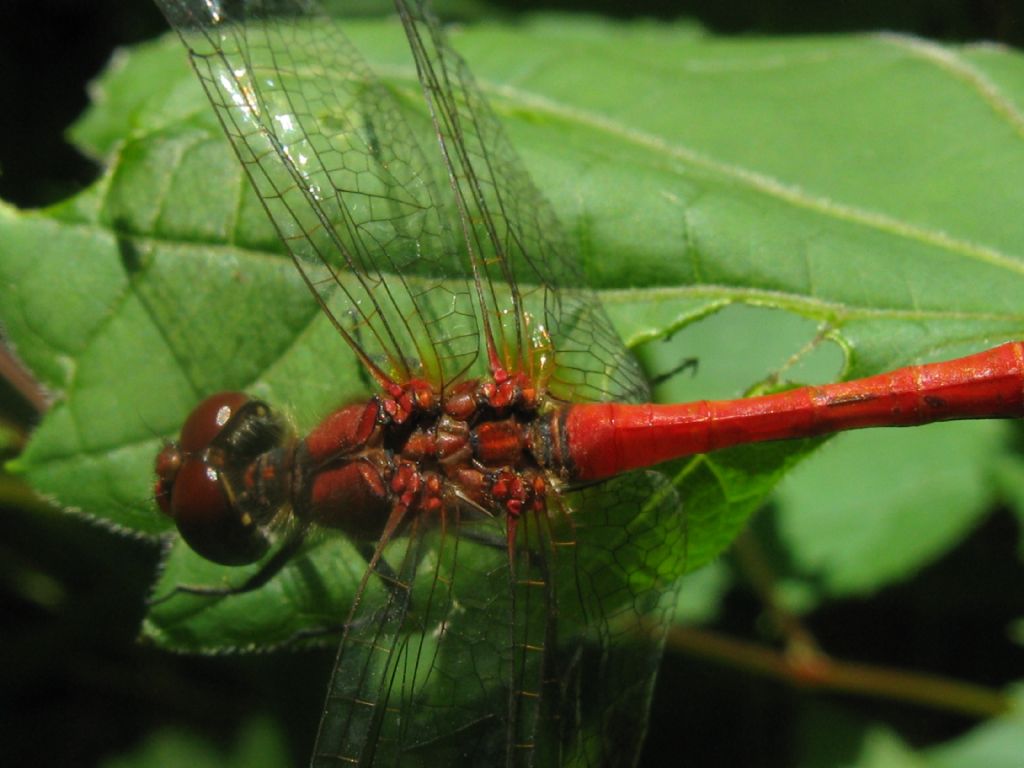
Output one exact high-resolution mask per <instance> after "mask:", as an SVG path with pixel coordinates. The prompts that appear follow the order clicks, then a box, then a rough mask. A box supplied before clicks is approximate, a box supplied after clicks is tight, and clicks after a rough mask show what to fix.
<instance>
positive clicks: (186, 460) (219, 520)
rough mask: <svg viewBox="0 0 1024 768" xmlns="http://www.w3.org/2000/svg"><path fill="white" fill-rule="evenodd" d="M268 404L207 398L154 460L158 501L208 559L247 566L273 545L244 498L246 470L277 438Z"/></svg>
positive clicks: (239, 397) (234, 395) (231, 395)
mask: <svg viewBox="0 0 1024 768" xmlns="http://www.w3.org/2000/svg"><path fill="white" fill-rule="evenodd" d="M282 433H283V430H282V428H281V424H280V422H279V421H278V420H277V419H276V418H275V417H274V416H273V415H272V414H271V413H270V409H269V408H268V407H267V405H266V404H264V403H262V402H261V401H259V400H254V399H252V398H250V397H249V396H248V395H246V394H244V393H241V392H220V393H218V394H216V395H212V396H211V397H208V398H206V399H205V400H204V401H203V402H201V403H200V404H199V405H198V406H196V408H195V409H194V410H193V411H192V413H191V414H190V415H189V417H188V419H187V420H186V421H185V425H184V426H183V427H182V430H181V436H180V438H179V439H178V441H177V442H172V443H168V444H167V445H165V446H164V448H163V450H162V451H160V454H159V455H158V456H157V459H156V475H157V480H156V486H155V489H156V500H157V504H158V506H159V507H160V510H161V511H162V512H163V513H164V514H165V515H167V516H168V517H170V518H171V519H172V520H174V523H175V525H176V526H177V528H178V531H179V533H181V536H182V538H183V539H184V540H185V542H186V543H187V544H188V545H189V546H190V547H191V548H192V549H193V550H194V551H195V552H196V553H198V554H199V555H202V556H203V557H205V558H206V559H207V560H212V561H213V562H215V563H220V564H222V565H245V564H248V563H253V562H255V561H257V560H259V559H260V558H261V557H262V556H263V555H264V554H266V552H267V550H268V548H269V547H270V541H269V538H268V536H267V533H266V530H265V526H264V525H263V523H264V522H265V521H266V519H267V517H268V515H267V514H261V513H260V512H261V510H260V509H259V508H256V509H254V508H253V506H254V505H253V504H252V503H244V501H243V500H244V499H245V498H246V497H248V496H250V495H251V494H248V493H246V489H245V487H244V484H245V482H246V480H245V477H246V470H247V469H248V468H249V467H250V466H251V465H252V464H253V462H254V461H255V460H256V459H257V457H259V456H260V455H261V454H264V453H266V452H267V451H269V450H271V449H273V448H275V447H277V446H278V445H280V444H281V442H282Z"/></svg>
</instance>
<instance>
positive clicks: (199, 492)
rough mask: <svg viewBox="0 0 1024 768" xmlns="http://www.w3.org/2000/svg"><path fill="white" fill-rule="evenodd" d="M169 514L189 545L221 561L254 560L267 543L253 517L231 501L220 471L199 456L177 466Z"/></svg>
mask: <svg viewBox="0 0 1024 768" xmlns="http://www.w3.org/2000/svg"><path fill="white" fill-rule="evenodd" d="M170 516H171V517H172V518H173V519H174V522H175V524H176V525H177V526H178V531H179V532H180V533H181V536H182V538H183V539H185V542H186V543H187V544H188V545H189V546H190V547H192V549H194V550H195V551H196V552H197V553H198V554H200V555H202V556H203V557H205V558H206V559H207V560H212V561H213V562H215V563H220V564H221V565H246V564H248V563H254V562H256V561H257V560H259V559H260V558H261V557H263V555H264V554H266V552H267V550H268V548H269V546H270V542H269V541H268V540H267V538H266V537H265V536H264V535H263V532H262V530H260V527H259V526H258V525H256V523H255V521H253V520H252V518H251V517H250V516H248V515H246V514H244V513H243V514H239V512H238V511H237V509H236V508H235V506H234V505H233V504H232V503H231V499H230V498H228V494H227V491H226V490H225V488H224V483H223V482H222V480H221V477H220V472H218V471H217V469H216V468H214V467H212V466H210V465H209V464H207V463H206V462H204V461H202V460H199V459H190V460H188V461H186V462H185V463H184V464H183V465H182V466H181V468H180V469H179V470H178V472H177V475H176V476H175V479H174V488H173V489H172V491H171V503H170Z"/></svg>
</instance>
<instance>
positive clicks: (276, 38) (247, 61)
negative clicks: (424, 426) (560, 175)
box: [157, 0, 479, 388]
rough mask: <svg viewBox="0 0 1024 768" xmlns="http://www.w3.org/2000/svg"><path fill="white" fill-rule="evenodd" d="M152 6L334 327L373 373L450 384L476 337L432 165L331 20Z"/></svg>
mask: <svg viewBox="0 0 1024 768" xmlns="http://www.w3.org/2000/svg"><path fill="white" fill-rule="evenodd" d="M157 4H158V5H159V6H160V7H161V9H162V10H163V11H164V13H165V15H166V16H167V18H168V19H169V20H170V22H171V24H172V25H173V26H174V28H175V29H176V30H177V31H178V33H179V35H180V36H181V38H182V40H183V41H184V42H185V45H186V46H187V47H188V49H189V52H190V54H191V59H192V64H193V66H194V68H195V71H196V73H197V74H198V76H199V79H200V81H201V83H202V85H203V87H204V88H205V90H206V93H207V95H208V96H209V98H210V102H211V103H212V104H213V107H214V109H215V111H216V113H217V115H218V117H219V118H220V121H221V123H222V125H223V127H224V131H225V134H226V135H227V137H228V139H229V141H230V142H231V145H232V147H233V148H234V150H235V152H236V154H237V155H238V158H239V160H240V161H241V163H242V165H243V167H244V168H245V170H246V172H247V174H248V175H249V178H250V180H251V182H252V184H253V186H254V187H255V189H256V191H257V193H258V194H259V197H260V199H261V201H262V202H263V205H264V206H265V208H266V209H267V213H268V214H269V216H270V218H271V219H272V221H273V222H274V225H275V226H276V228H277V230H278V233H279V234H280V236H281V239H282V241H283V242H284V243H285V245H286V246H287V248H288V250H289V252H290V253H291V255H292V258H293V259H294V261H295V264H296V266H297V267H298V268H299V270H300V272H301V273H302V275H303V277H304V278H305V280H306V282H307V284H308V285H309V287H310V289H311V290H312V291H313V292H314V294H315V295H316V297H317V299H318V300H319V301H320V303H321V305H322V306H323V307H324V309H325V310H326V311H327V314H328V316H329V317H330V318H331V320H332V321H333V323H334V324H335V326H336V327H337V328H338V330H339V332H340V333H341V335H342V336H344V337H345V338H346V340H347V341H348V342H349V343H350V344H351V345H352V347H353V349H355V351H356V352H357V354H359V355H360V357H361V358H362V359H363V361H364V363H365V364H366V365H367V366H368V367H369V368H370V370H371V371H372V372H374V373H375V374H376V375H377V378H378V379H381V378H385V377H386V378H387V379H389V380H397V381H399V382H402V381H407V380H408V379H410V378H413V377H415V376H422V377H427V378H428V379H430V380H432V381H435V382H437V383H438V384H439V385H440V386H441V387H442V388H443V387H444V386H445V385H447V384H448V383H450V382H452V381H453V380H455V379H458V378H459V377H460V376H461V375H462V374H463V373H465V372H466V371H467V370H468V369H469V368H470V367H471V366H472V364H473V362H474V360H475V358H476V355H477V350H478V347H479V333H478V330H477V316H476V309H475V303H474V298H473V296H472V295H471V294H470V292H469V288H468V284H467V276H468V274H469V270H468V267H467V266H466V260H465V257H464V255H463V254H462V252H461V248H460V247H457V246H456V245H455V243H456V242H457V241H455V240H454V239H453V238H452V233H451V231H450V226H449V223H448V222H449V220H450V216H449V215H448V211H447V209H446V208H445V205H444V203H443V200H442V199H441V198H440V197H439V195H438V183H437V177H436V173H437V172H438V171H439V169H440V164H439V163H438V162H437V161H436V160H433V161H432V162H430V161H428V160H427V157H428V156H426V155H424V153H423V152H422V150H421V146H420V141H419V140H418V139H417V136H416V133H415V132H414V131H413V130H412V128H411V127H410V124H409V122H408V120H407V117H406V114H405V113H404V112H403V108H402V106H401V105H400V104H399V102H398V101H397V100H396V99H395V98H394V96H393V95H392V94H391V93H390V92H389V91H388V90H387V89H386V88H385V87H384V86H383V85H382V84H381V83H380V82H379V81H378V80H377V79H376V78H375V77H374V76H373V75H372V74H371V72H370V70H369V68H368V67H367V66H366V65H365V63H364V62H363V60H362V58H361V57H360V56H359V54H358V53H357V52H356V51H355V49H354V48H353V47H352V45H351V44H350V43H349V42H348V40H347V39H346V38H345V36H344V35H343V34H342V32H341V30H340V29H339V28H338V25H337V24H336V23H334V22H333V21H331V20H329V19H326V18H323V17H320V16H318V15H317V14H316V12H315V10H314V9H313V7H312V5H311V4H308V3H304V2H300V1H299V0H292V1H286V0H250V1H249V2H231V3H229V2H219V1H218V0H157ZM422 133H424V132H422V131H421V134H422ZM426 135H428V136H429V133H427V134H426ZM433 155H436V150H433V148H432V147H431V156H433ZM382 375H383V376H382Z"/></svg>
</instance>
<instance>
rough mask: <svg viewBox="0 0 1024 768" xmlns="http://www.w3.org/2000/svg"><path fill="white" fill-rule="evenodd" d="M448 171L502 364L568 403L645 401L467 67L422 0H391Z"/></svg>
mask: <svg viewBox="0 0 1024 768" xmlns="http://www.w3.org/2000/svg"><path fill="white" fill-rule="evenodd" d="M395 4H396V6H397V7H398V9H399V15H400V17H401V19H402V23H403V25H404V27H405V31H406V36H407V37H408V38H409V44H410V47H411V49H412V52H413V57H414V59H415V61H416V67H417V70H418V72H419V77H420V82H421V84H422V85H423V91H424V95H425V97H426V99H427V104H428V107H429V109H430V112H431V117H432V119H433V121H434V127H435V130H436V133H437V137H438V139H439V141H440V145H441V157H442V158H443V159H444V162H445V164H446V165H447V166H448V168H449V170H450V173H449V175H448V176H449V179H450V182H451V183H450V186H451V189H452V192H453V193H454V197H455V208H456V210H457V214H458V226H459V229H460V234H461V236H462V237H463V238H464V239H465V241H466V245H467V251H468V253H469V255H470V257H471V259H472V263H473V271H474V276H475V279H476V281H477V284H476V285H475V286H474V288H475V290H476V291H477V293H478V295H479V301H480V304H481V306H482V307H483V308H484V309H483V312H482V317H483V318H484V319H486V320H487V321H488V323H489V326H488V327H487V329H486V330H485V335H487V336H488V339H489V340H493V354H496V356H497V357H498V361H499V362H501V363H502V364H504V366H505V367H506V368H510V369H513V370H523V371H527V372H529V373H538V375H543V374H542V373H539V372H538V371H537V369H538V367H539V365H538V362H537V358H538V357H539V355H537V354H533V353H531V350H535V349H536V348H538V347H540V348H541V352H543V351H545V350H544V349H543V348H544V346H545V343H547V342H546V340H549V342H550V345H551V346H553V348H554V353H555V354H554V358H555V360H554V368H553V370H551V371H550V372H548V375H549V376H550V378H549V379H548V390H549V391H550V393H551V394H552V395H554V396H555V397H558V398H560V399H565V400H630V399H638V398H644V397H645V395H646V394H647V386H646V383H645V381H644V379H643V376H642V374H641V373H640V371H639V369H638V366H637V364H636V362H635V360H634V359H633V357H632V356H631V355H630V353H629V352H628V351H627V350H626V349H625V347H624V346H623V344H622V342H621V340H620V339H619V337H618V335H617V334H616V333H615V330H614V328H613V327H612V325H611V322H610V320H609V319H608V316H607V315H606V314H605V312H604V310H603V308H602V307H601V304H600V302H599V301H598V299H597V297H596V295H595V294H594V293H593V291H591V290H589V289H587V288H585V287H584V286H585V282H584V280H583V276H582V273H581V271H580V269H579V265H578V263H577V256H576V254H575V253H574V251H573V249H572V247H571V245H570V244H569V242H568V240H566V238H565V237H564V235H563V234H562V229H561V226H560V225H559V223H558V219H557V217H556V216H555V213H554V210H553V209H552V208H551V205H550V203H549V202H548V201H547V199H546V198H545V197H544V195H543V194H542V193H541V192H540V190H539V189H538V188H537V187H536V185H535V184H534V183H533V180H532V179H531V178H530V176H529V174H528V173H527V172H526V169H525V167H524V166H523V163H522V160H521V159H520V158H519V156H518V154H517V153H516V151H515V149H514V148H513V146H512V144H511V143H510V142H509V141H508V138H507V137H506V136H505V133H504V131H503V130H502V128H501V125H500V124H499V122H498V120H497V118H496V116H495V114H494V112H493V110H492V109H491V107H490V105H489V103H488V102H487V99H486V98H485V97H484V95H483V93H482V92H481V90H480V87H479V86H478V85H477V83H476V81H475V80H474V78H473V75H472V73H471V72H470V71H469V69H468V67H467V66H466V63H465V62H464V61H463V60H462V58H461V57H460V56H459V55H458V54H457V53H455V52H454V51H453V50H452V48H451V47H450V46H449V44H448V42H447V40H446V38H445V36H444V34H443V32H442V30H441V28H440V25H439V24H438V22H437V20H436V19H435V18H434V17H433V15H432V14H431V13H430V11H429V10H428V9H427V4H426V2H424V1H423V0H420V1H418V2H405V1H404V0H396V3H395Z"/></svg>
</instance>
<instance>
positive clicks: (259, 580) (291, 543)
mask: <svg viewBox="0 0 1024 768" xmlns="http://www.w3.org/2000/svg"><path fill="white" fill-rule="evenodd" d="M304 541H305V535H304V533H302V532H300V533H297V534H295V535H293V536H290V537H289V538H288V539H287V540H286V541H285V542H284V544H282V545H281V547H280V548H279V549H278V550H277V552H275V553H274V554H273V555H272V556H271V557H270V559H269V560H267V561H266V562H265V563H263V564H262V565H261V566H260V568H259V570H258V571H256V572H255V573H253V574H252V575H251V576H249V578H247V579H246V580H245V581H243V582H242V583H241V584H237V585H235V586H230V587H211V586H206V585H191V584H179V585H178V586H176V587H175V588H174V589H172V590H171V591H170V592H168V593H167V594H165V595H161V596H160V597H155V598H151V599H150V600H148V601H147V603H146V604H147V605H148V606H150V607H152V606H155V605H160V603H164V602H166V601H168V600H170V599H171V598H172V597H174V596H175V595H178V594H185V595H206V596H207V597H229V596H231V595H244V594H245V593H246V592H254V591H256V590H257V589H259V588H260V587H262V586H263V585H264V584H266V583H267V582H269V581H270V580H271V579H273V578H274V577H275V576H277V574H279V573H280V572H281V570H282V569H283V568H284V567H285V566H286V565H287V564H288V562H289V561H290V560H291V559H292V558H293V557H294V556H295V555H296V553H298V551H299V550H300V549H301V548H302V544H303V542H304Z"/></svg>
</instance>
